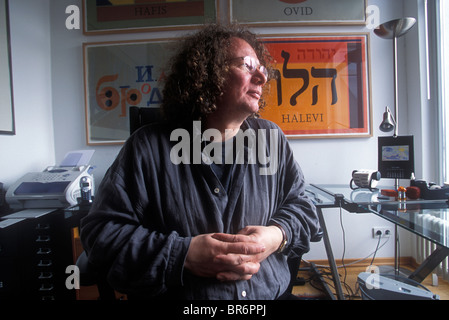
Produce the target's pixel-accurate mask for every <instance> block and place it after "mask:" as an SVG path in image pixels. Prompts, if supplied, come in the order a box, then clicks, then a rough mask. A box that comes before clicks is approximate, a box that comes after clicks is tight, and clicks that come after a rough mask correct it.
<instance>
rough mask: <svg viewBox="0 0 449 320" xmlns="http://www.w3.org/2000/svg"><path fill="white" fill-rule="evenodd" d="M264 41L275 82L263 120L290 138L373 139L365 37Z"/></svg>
mask: <svg viewBox="0 0 449 320" xmlns="http://www.w3.org/2000/svg"><path fill="white" fill-rule="evenodd" d="M263 41H264V43H265V45H266V47H267V48H268V50H269V51H270V53H271V55H272V57H273V58H274V65H273V68H274V69H275V70H274V73H275V78H274V79H272V80H271V81H270V82H269V85H268V88H269V89H268V90H269V93H268V96H267V97H266V100H267V107H266V108H265V109H264V110H263V111H262V112H261V116H262V118H265V119H269V120H271V121H273V122H275V123H276V124H278V125H279V126H280V127H281V129H282V130H283V131H284V133H285V134H286V135H287V136H289V137H292V138H306V137H307V138H313V137H321V138H322V137H336V136H339V137H342V136H343V137H345V136H347V137H361V136H370V135H371V125H370V121H371V120H370V98H369V83H368V82H369V81H368V78H369V77H368V69H369V63H368V56H367V35H354V36H307V37H295V38H264V39H263Z"/></svg>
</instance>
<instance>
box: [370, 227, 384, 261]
mask: <svg viewBox="0 0 449 320" xmlns="http://www.w3.org/2000/svg"><path fill="white" fill-rule="evenodd" d="M381 238H382V234H379V240H378V241H377V247H376V250H374V255H373V259H372V260H371V263H370V267H371V266H372V265H373V263H374V259H375V258H376V254H377V250H379V244H380V239H381Z"/></svg>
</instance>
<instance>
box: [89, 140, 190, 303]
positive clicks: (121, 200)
mask: <svg viewBox="0 0 449 320" xmlns="http://www.w3.org/2000/svg"><path fill="white" fill-rule="evenodd" d="M140 148H143V147H142V146H141V144H138V143H133V142H129V140H128V142H127V143H126V144H125V145H124V147H123V148H122V150H121V152H120V153H119V155H118V156H117V159H116V160H115V162H114V163H113V164H112V166H111V167H110V168H109V170H108V171H107V173H106V175H105V177H104V178H103V180H102V182H101V184H100V186H99V188H98V190H97V192H96V194H95V200H94V203H93V206H92V208H91V210H90V212H89V214H88V215H87V216H86V217H85V218H84V219H83V220H82V223H81V241H82V244H83V247H84V249H85V250H86V252H87V255H88V259H89V260H88V261H89V263H90V264H91V265H92V266H93V267H94V268H96V269H97V270H98V271H99V272H103V273H105V274H106V275H107V279H108V282H109V283H110V284H111V285H112V287H113V288H114V289H115V290H117V291H120V292H122V293H126V294H140V293H142V292H145V294H150V295H153V296H155V295H159V294H162V293H164V292H165V291H166V290H167V289H168V288H169V287H170V286H179V285H181V284H182V273H183V266H184V260H185V256H186V254H187V250H188V247H189V245H190V240H191V239H190V238H188V237H186V238H183V237H180V236H179V234H178V233H176V232H174V231H173V232H169V233H166V234H163V233H161V232H160V230H156V228H152V226H151V225H149V224H148V222H146V221H144V220H145V219H144V214H143V208H145V207H147V205H146V204H147V203H148V194H149V191H148V190H146V188H147V184H146V180H148V179H156V177H155V176H153V177H151V174H152V173H151V172H148V171H149V170H148V168H145V167H144V166H143V165H142V163H143V162H144V160H143V159H142V156H141V154H145V153H144V152H142V150H140ZM146 154H147V155H148V152H147V153H146ZM153 174H154V175H155V174H156V172H153ZM148 176H150V177H148Z"/></svg>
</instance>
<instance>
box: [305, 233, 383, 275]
mask: <svg viewBox="0 0 449 320" xmlns="http://www.w3.org/2000/svg"><path fill="white" fill-rule="evenodd" d="M389 240H390V237H387V238H386V239H385V242H384V243H382V244H381V245H380V246H379V247H378V248H377V245H376V250H380V249H382V248H383V247H384V246H385V245H386V244H387V243H388V241H389ZM373 254H376V251H374V252H372V253H370V254H369V255H367V256H366V257H364V258H361V259H360V260H357V261H353V262H350V263H348V264H346V266H352V265H353V264H356V263H359V262H362V261H365V260H366V259H368V258H369V257H371V256H372V255H373ZM303 261H304V262H308V263H310V262H309V261H307V260H305V259H303ZM315 265H316V266H317V267H321V268H330V266H328V265H322V264H315ZM337 268H343V265H340V266H337Z"/></svg>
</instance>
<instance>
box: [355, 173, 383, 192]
mask: <svg viewBox="0 0 449 320" xmlns="http://www.w3.org/2000/svg"><path fill="white" fill-rule="evenodd" d="M380 178H381V174H380V172H379V171H376V170H366V169H362V170H354V171H352V179H351V181H350V182H349V187H350V188H351V189H352V190H355V189H359V188H367V189H370V190H371V191H373V190H375V189H376V186H377V183H378V182H379V180H380ZM353 183H354V184H355V185H356V187H354V186H353Z"/></svg>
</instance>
